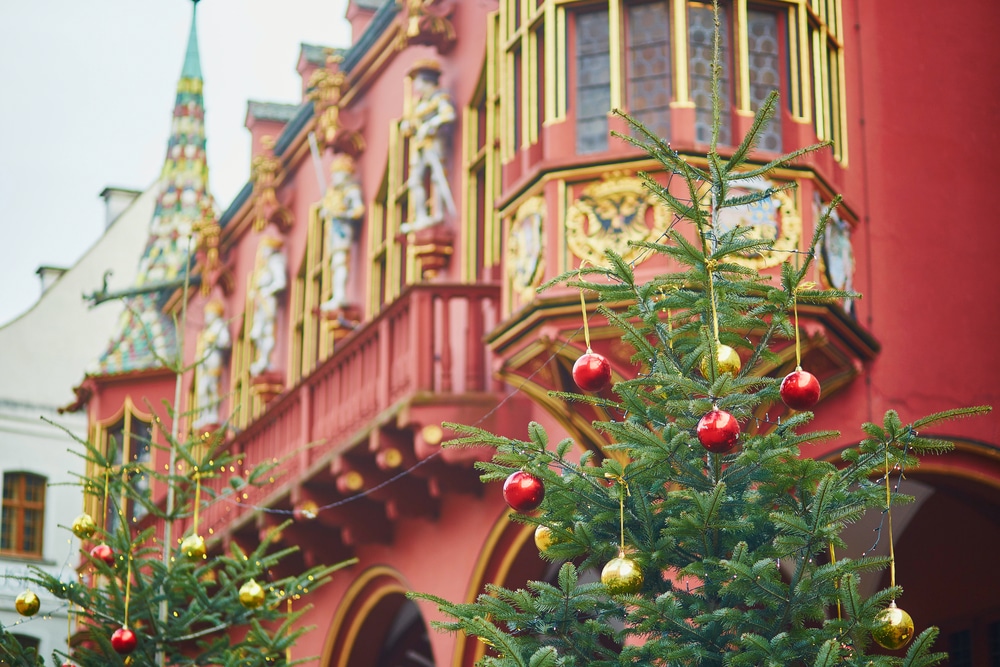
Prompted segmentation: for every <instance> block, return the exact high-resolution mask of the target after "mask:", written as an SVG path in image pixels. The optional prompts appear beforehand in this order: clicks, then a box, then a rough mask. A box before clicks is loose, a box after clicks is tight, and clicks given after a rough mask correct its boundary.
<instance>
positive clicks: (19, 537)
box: [0, 471, 46, 558]
mask: <svg viewBox="0 0 1000 667" xmlns="http://www.w3.org/2000/svg"><path fill="white" fill-rule="evenodd" d="M45 481H46V480H45V477H43V476H42V475H36V474H34V473H30V472H14V471H4V473H3V511H2V517H0V553H2V554H6V555H11V556H20V557H25V556H26V557H29V558H41V556H42V537H43V530H44V526H45V486H46V484H45Z"/></svg>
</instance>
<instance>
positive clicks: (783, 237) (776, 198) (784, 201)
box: [715, 177, 802, 269]
mask: <svg viewBox="0 0 1000 667" xmlns="http://www.w3.org/2000/svg"><path fill="white" fill-rule="evenodd" d="M770 187H773V185H772V184H771V183H770V182H768V181H767V180H766V179H764V178H762V177H757V178H750V179H747V180H745V181H739V182H738V184H736V185H734V186H733V187H731V188H730V190H729V196H730V197H739V196H744V195H749V194H753V193H756V192H763V191H765V190H767V189H768V188H770ZM796 192H797V191H796V190H783V191H781V192H776V193H774V195H772V196H771V197H770V198H767V199H762V200H761V201H758V202H754V203H753V204H747V205H745V206H734V207H732V208H724V209H722V210H721V211H719V213H718V215H717V216H716V223H715V231H716V234H718V235H719V236H721V235H722V234H725V233H726V232H729V231H732V230H733V229H735V228H736V227H748V228H749V229H750V238H753V239H763V240H767V241H770V242H771V246H770V248H769V249H766V250H763V251H760V252H752V253H746V254H743V255H739V256H735V257H729V258H728V260H727V261H731V262H733V263H734V264H742V265H743V266H747V267H750V268H753V269H766V268H769V267H772V266H777V265H778V264H781V263H782V262H783V261H785V260H786V259H787V258H788V253H789V252H790V251H792V250H795V249H796V248H798V245H799V238H800V237H801V236H802V216H801V214H800V213H799V207H798V205H797V203H796Z"/></svg>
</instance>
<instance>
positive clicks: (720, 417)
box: [698, 408, 740, 454]
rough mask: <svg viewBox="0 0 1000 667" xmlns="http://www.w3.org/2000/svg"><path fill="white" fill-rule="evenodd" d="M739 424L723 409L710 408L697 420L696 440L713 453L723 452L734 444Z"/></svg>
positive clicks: (738, 434) (737, 436) (738, 432)
mask: <svg viewBox="0 0 1000 667" xmlns="http://www.w3.org/2000/svg"><path fill="white" fill-rule="evenodd" d="M739 437H740V424H739V422H738V421H736V417H734V416H732V415H731V414H729V413H728V412H726V411H725V410H720V409H718V408H712V410H711V411H710V412H708V413H707V414H706V415H705V416H704V417H702V418H701V420H699V422H698V442H700V443H701V446H702V447H704V448H705V449H707V450H708V451H710V452H712V453H713V454H724V453H726V452H728V451H729V450H730V449H732V448H733V447H734V446H735V445H736V441H737V440H738V439H739Z"/></svg>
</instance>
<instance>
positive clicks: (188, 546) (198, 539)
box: [181, 535, 206, 560]
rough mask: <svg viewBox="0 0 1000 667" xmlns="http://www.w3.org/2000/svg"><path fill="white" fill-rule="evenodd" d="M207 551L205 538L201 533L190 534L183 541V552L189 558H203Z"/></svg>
mask: <svg viewBox="0 0 1000 667" xmlns="http://www.w3.org/2000/svg"><path fill="white" fill-rule="evenodd" d="M205 552H206V550H205V538H204V537H202V536H201V535H188V536H187V537H185V538H184V540H183V541H182V542H181V553H182V554H184V557H185V558H187V559H188V560H201V559H203V558H204V557H205Z"/></svg>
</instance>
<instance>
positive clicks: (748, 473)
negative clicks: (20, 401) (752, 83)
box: [415, 8, 988, 667]
mask: <svg viewBox="0 0 1000 667" xmlns="http://www.w3.org/2000/svg"><path fill="white" fill-rule="evenodd" d="M716 21H718V10H717V8H716ZM718 51H719V49H718V30H717V35H716V57H715V67H714V76H713V86H714V87H715V90H716V94H715V102H716V105H715V109H716V111H715V129H714V131H713V133H712V145H711V150H710V152H709V154H708V156H707V167H699V166H695V165H694V164H692V163H691V162H690V161H688V160H687V159H685V158H684V157H683V156H681V155H679V154H678V153H677V152H676V151H674V150H673V149H672V148H671V147H670V146H669V144H667V143H665V142H664V141H662V140H661V139H659V138H658V137H656V136H654V135H653V134H651V133H650V132H649V131H648V130H647V129H646V128H645V127H644V126H643V125H642V124H641V123H638V122H637V121H635V120H633V119H631V118H629V117H628V116H625V118H626V119H627V120H628V121H629V122H630V123H631V124H632V126H633V127H634V128H635V129H636V130H637V135H638V138H634V137H629V136H621V135H620V138H621V139H623V140H624V141H627V142H629V143H631V144H633V145H635V146H637V147H640V148H642V149H643V150H645V151H646V152H647V153H648V154H649V155H650V156H651V157H653V158H655V159H656V160H657V161H658V162H659V163H660V164H662V165H663V169H664V170H665V171H666V172H667V173H672V174H674V175H675V176H679V177H680V178H682V179H683V181H684V183H685V184H686V187H687V197H686V198H685V199H681V198H679V197H677V196H676V195H675V194H673V193H672V192H671V191H669V190H668V189H667V188H666V187H664V186H662V185H660V184H659V183H658V182H657V181H656V180H654V178H653V177H651V176H649V175H644V176H643V178H644V180H645V183H646V185H647V187H648V188H649V189H650V191H652V192H653V193H655V195H656V196H657V197H659V199H660V200H661V201H662V202H663V204H665V205H666V206H668V207H669V208H670V209H671V210H672V211H674V212H675V213H676V214H677V216H678V217H679V218H680V219H682V220H684V221H687V223H689V224H690V225H691V226H693V230H694V232H695V233H694V234H693V235H690V234H689V236H687V237H686V236H685V235H684V234H682V232H681V230H680V229H678V228H677V227H676V226H675V227H673V228H671V230H670V231H669V232H668V233H667V234H666V235H665V237H664V238H662V239H661V240H660V242H657V243H640V244H638V245H640V246H641V247H642V248H643V249H644V250H645V251H646V252H649V253H658V254H660V255H662V256H665V257H666V258H668V259H670V260H673V262H674V263H675V264H676V265H678V266H679V267H680V269H679V270H678V271H676V272H674V273H670V274H663V275H659V276H656V277H655V278H654V279H652V280H649V281H648V282H642V283H640V282H637V280H636V277H635V274H634V272H633V269H632V266H631V265H630V264H629V263H628V262H626V261H624V260H623V259H622V257H621V256H619V255H616V254H615V253H613V252H608V253H607V258H606V259H607V261H606V266H603V267H587V268H583V269H581V270H579V271H577V270H574V271H573V272H571V273H567V274H565V275H563V276H560V277H559V278H557V279H556V280H554V281H553V283H557V282H559V283H564V284H567V285H569V286H574V287H578V288H579V289H586V290H589V291H591V292H595V293H597V294H598V296H599V297H600V300H601V303H602V305H601V306H600V308H599V310H600V312H601V314H602V315H603V316H605V317H607V319H608V320H609V322H611V323H612V324H614V325H616V326H617V327H618V328H619V329H620V330H621V332H622V338H623V340H624V341H625V342H627V343H629V344H630V345H631V347H632V348H633V349H634V350H635V354H634V357H633V361H634V363H635V364H636V365H637V367H638V368H639V369H641V370H639V371H638V372H637V376H636V377H635V378H634V379H630V380H624V381H621V382H618V383H617V384H616V385H614V388H613V391H614V396H615V397H614V399H605V398H600V397H596V396H592V395H580V394H575V393H559V394H558V396H559V397H560V398H563V399H565V400H573V401H585V402H589V403H592V404H595V405H599V406H602V407H606V408H611V409H613V411H614V413H615V414H620V415H624V416H623V417H622V418H621V419H617V420H614V421H608V422H603V423H597V424H595V427H596V428H598V429H599V430H600V431H601V432H603V433H604V435H605V436H606V437H607V440H608V441H609V442H610V443H611V444H610V445H608V446H607V447H606V448H605V452H606V453H607V454H608V455H607V456H605V457H604V458H603V459H600V460H598V459H599V457H597V456H594V455H593V454H592V453H588V454H585V455H583V456H582V457H581V458H580V460H579V462H575V460H574V459H572V458H568V454H569V453H570V451H571V449H573V447H574V443H573V442H572V441H570V440H564V441H562V442H559V443H558V444H556V445H555V446H551V445H550V443H549V441H548V438H547V435H546V434H545V432H544V431H543V430H542V428H541V427H540V426H538V425H537V424H531V425H529V427H528V433H529V438H528V440H525V441H518V440H512V439H508V438H503V437H498V436H496V435H493V434H491V433H488V432H486V431H483V430H480V429H476V428H471V427H463V426H458V425H449V427H450V428H453V429H455V430H457V431H458V432H459V433H461V434H462V436H463V437H461V438H459V439H457V440H454V441H453V442H452V443H450V444H451V445H457V446H478V445H483V444H485V445H490V446H493V447H495V448H496V454H495V455H494V457H493V460H492V461H491V462H487V463H482V464H480V466H479V467H480V469H481V470H482V472H483V475H482V479H483V480H484V481H486V482H491V481H501V480H503V479H505V478H506V477H507V476H508V475H509V474H510V473H512V472H514V471H516V470H524V471H526V472H529V473H531V474H532V475H534V476H536V477H537V478H539V479H540V480H542V482H543V484H544V486H545V499H544V501H543V503H542V505H541V508H540V512H539V513H537V514H534V515H526V514H515V515H513V516H514V518H515V520H517V521H521V522H523V523H527V524H537V525H544V526H546V527H547V528H548V529H549V530H550V531H551V533H550V534H551V540H552V542H551V545H550V546H549V547H548V548H547V549H546V550H545V551H544V552H543V553H542V554H541V556H542V557H543V558H545V559H549V560H552V561H555V562H563V564H562V566H561V569H560V570H559V574H558V578H557V581H556V582H555V583H546V582H539V581H532V582H528V584H527V585H526V587H525V588H524V589H521V590H508V589H504V588H501V587H498V586H492V585H491V586H487V588H486V590H485V592H484V593H483V594H482V595H480V596H479V598H478V599H477V600H476V601H475V602H473V603H470V604H455V603H452V602H449V601H447V600H443V599H440V598H436V597H433V596H430V595H423V594H418V595H415V597H418V598H421V599H426V600H430V601H432V602H434V603H436V604H437V605H439V607H440V609H441V610H442V611H444V612H445V613H446V614H448V615H449V616H450V617H451V618H452V619H453V620H452V621H449V622H445V623H439V624H438V627H439V628H443V629H445V630H450V631H463V632H465V633H468V634H470V635H474V636H476V637H479V638H480V639H481V640H482V641H483V642H484V643H486V644H487V645H488V646H489V647H490V649H489V651H488V653H487V656H486V657H485V658H484V659H483V661H482V663H483V664H484V665H489V666H491V667H492V666H496V667H500V666H503V667H515V666H517V667H556V666H570V665H573V666H579V667H582V666H584V665H586V666H588V667H605V666H607V667H610V666H612V665H616V666H625V665H629V666H634V665H663V666H671V667H673V666H694V665H698V666H704V667H708V666H722V665H726V666H728V667H761V666H767V667H788V666H802V667H826V666H828V665H849V666H857V667H861V666H862V665H864V666H874V667H881V666H889V665H903V666H906V667H925V666H928V665H934V664H937V663H938V662H940V661H941V660H942V659H943V658H944V654H942V653H935V652H933V651H932V643H933V640H934V638H935V636H936V634H937V630H936V629H934V628H930V629H927V630H924V631H923V632H922V633H921V634H920V635H919V636H917V637H916V638H914V640H913V641H912V643H911V644H910V645H909V649H908V650H907V652H906V653H905V656H903V657H896V656H888V655H884V654H883V652H882V650H881V649H880V648H879V647H878V646H875V645H873V642H872V637H871V631H872V629H873V628H874V627H876V626H877V625H878V622H877V620H876V619H877V616H878V615H879V614H880V613H881V612H882V610H884V609H885V608H886V606H887V605H888V604H889V603H890V601H892V600H894V599H896V598H899V597H900V596H901V594H902V589H901V588H899V587H892V588H888V589H886V590H881V591H879V592H877V593H875V594H874V595H872V596H870V597H868V598H865V597H863V596H862V594H861V593H860V592H859V579H860V577H861V576H862V575H863V574H865V573H874V572H880V571H884V570H886V569H887V568H888V567H889V558H888V557H882V556H880V557H871V556H869V557H861V558H857V559H849V558H840V559H835V558H832V557H831V555H832V554H835V553H836V550H837V549H840V550H841V552H842V553H843V551H844V549H845V547H846V545H845V544H844V542H843V540H842V538H841V533H842V531H843V529H844V527H845V526H846V525H847V524H849V523H852V522H855V521H857V520H858V519H860V518H861V517H862V515H864V514H865V513H866V512H869V511H884V510H885V509H886V486H885V478H884V475H885V474H886V473H887V471H890V470H895V469H904V470H910V469H913V468H914V467H916V466H917V465H918V457H919V456H920V455H924V454H936V453H940V452H943V451H947V449H949V447H950V445H949V444H947V443H944V442H942V441H940V440H937V439H931V438H927V437H923V436H921V434H920V433H921V431H922V430H923V429H924V428H926V427H927V426H929V425H931V424H934V423H936V422H939V421H942V420H946V419H952V418H957V417H963V416H967V415H972V414H979V413H983V412H985V411H987V410H988V408H969V409H960V410H952V411H948V412H943V413H939V414H936V415H932V416H930V417H927V418H924V419H921V420H919V421H917V422H914V423H913V424H910V425H904V424H902V423H901V421H900V419H899V416H898V415H897V414H896V413H895V412H890V413H888V414H887V415H886V416H885V418H884V421H883V423H882V424H881V425H877V424H866V425H865V426H864V431H865V433H866V434H867V437H866V438H865V439H864V440H863V441H862V442H861V443H860V444H859V445H858V446H857V447H855V448H852V449H849V450H847V451H846V452H844V454H843V464H844V465H842V466H836V465H834V464H833V463H830V462H825V461H817V460H814V459H811V458H808V457H804V456H803V454H802V451H801V449H800V448H801V446H802V445H803V444H805V443H816V442H818V441H823V440H828V439H832V438H836V437H838V436H839V434H838V433H836V432H806V431H804V430H802V429H804V427H805V426H806V425H807V424H808V422H809V421H810V420H811V418H812V415H811V413H809V412H797V413H793V414H792V416H790V417H789V418H787V419H785V420H782V421H780V423H777V424H770V425H768V424H765V427H769V430H768V428H765V427H762V428H760V429H759V430H758V432H756V433H753V434H749V435H747V434H745V433H744V434H743V436H742V437H741V438H740V440H739V443H740V444H739V447H738V448H736V449H735V450H734V451H732V452H731V453H726V454H711V453H707V452H706V450H705V449H704V448H703V447H702V446H701V444H700V443H699V440H698V438H697V437H696V425H697V424H698V422H699V420H700V419H701V418H702V417H703V416H704V415H705V414H706V413H708V412H709V411H710V410H712V409H713V407H718V408H719V409H721V410H725V411H727V412H729V413H730V414H732V415H733V416H735V417H736V419H737V420H738V421H739V422H740V423H742V424H750V423H752V422H754V419H755V417H754V415H755V414H760V413H755V411H757V410H758V409H761V408H762V406H763V407H764V408H766V406H767V405H769V404H772V403H774V402H777V401H778V400H779V386H778V385H779V380H778V379H775V378H770V377H759V376H758V375H756V374H755V370H756V371H759V368H760V367H761V366H762V365H763V362H765V361H770V360H773V359H774V358H775V357H774V354H773V353H772V352H771V351H770V348H771V346H772V344H773V343H774V342H775V341H776V340H778V339H784V340H789V339H792V338H794V336H795V331H794V324H793V321H792V319H791V317H790V313H792V311H793V305H794V302H795V301H797V302H798V303H829V302H833V301H838V300H840V299H843V298H858V297H859V295H858V294H854V293H849V292H843V291H838V290H822V291H821V290H816V289H812V288H811V286H809V285H808V284H805V283H804V282H803V281H804V278H805V276H806V275H807V272H808V270H809V267H810V265H811V262H812V261H813V259H814V257H815V253H816V247H817V244H818V242H819V240H820V239H822V238H823V233H824V229H825V227H826V224H827V221H828V219H829V217H830V213H831V211H832V209H833V207H835V206H836V205H837V203H838V202H839V199H835V200H834V201H833V203H832V204H831V206H830V207H829V208H828V209H827V210H826V211H825V213H823V215H822V217H821V219H820V220H819V221H818V222H817V224H816V228H815V232H814V234H813V236H812V239H811V241H810V243H809V245H808V247H807V249H806V251H805V253H804V254H803V257H802V261H801V262H799V263H798V264H801V265H800V266H797V267H796V266H795V264H793V262H791V261H789V262H786V263H785V264H784V266H783V267H782V270H781V274H780V280H778V281H777V282H772V281H770V280H768V279H767V278H765V277H762V276H760V275H759V274H758V272H757V271H754V270H751V269H748V268H746V267H745V266H743V265H741V264H739V263H737V262H734V261H732V259H733V258H734V257H735V256H737V255H740V254H745V253H748V252H756V251H763V250H768V249H770V246H771V242H770V241H768V240H761V239H757V238H751V237H750V236H749V234H748V230H747V229H746V228H745V227H742V226H738V227H735V228H734V229H731V230H729V231H726V232H725V233H718V230H717V229H716V228H714V227H713V224H712V223H713V220H715V219H716V216H717V215H718V213H719V211H721V210H722V209H725V208H730V207H737V206H744V205H747V204H752V203H755V202H758V201H762V200H766V199H769V198H770V197H772V196H773V195H774V194H775V192H776V191H777V190H776V189H775V188H770V189H766V190H764V191H761V192H755V193H753V194H749V195H739V196H733V195H731V194H730V193H731V191H732V189H733V188H734V187H735V186H738V185H739V184H740V183H741V182H745V181H746V180H747V179H749V178H753V177H756V176H762V175H766V174H769V173H770V172H772V171H773V170H774V169H776V168H778V167H782V166H785V165H788V164H790V163H791V162H793V161H794V160H795V159H796V158H798V157H800V156H802V155H803V154H805V153H808V152H811V151H816V150H819V149H822V148H823V147H824V146H825V144H819V145H816V146H811V147H808V148H805V149H802V150H800V151H796V152H794V153H791V154H788V155H785V156H782V157H781V158H779V159H776V160H774V161H772V162H769V163H768V164H764V165H759V166H755V165H751V164H749V163H748V161H747V160H748V156H749V155H750V154H751V152H752V151H753V149H754V147H755V146H756V144H757V140H758V138H759V135H760V132H761V130H762V128H763V127H764V126H765V125H766V123H767V122H768V119H769V118H770V117H771V116H772V115H773V113H774V112H775V109H776V103H777V95H776V93H772V94H771V96H770V97H768V98H767V100H766V101H765V102H764V103H763V104H762V105H761V107H760V109H759V110H758V112H757V114H756V117H755V120H754V123H753V126H752V127H751V129H750V131H749V133H748V134H747V136H746V137H745V138H744V139H743V141H742V143H741V144H740V145H739V146H738V147H737V148H736V149H735V150H734V152H733V153H732V155H731V156H730V157H729V158H728V159H724V158H723V157H722V156H720V155H719V154H718V153H717V152H716V145H715V144H716V139H717V136H718V125H719V105H718V93H717V90H718V78H719V77H718V73H719V69H720V64H719V57H718ZM623 115H624V114H623ZM691 236H694V237H695V238H696V239H697V241H695V242H692V241H691V240H689V239H690V237H691ZM585 277H597V278H600V279H599V280H586V279H584V278H585ZM623 304H624V305H623ZM747 332H752V334H753V335H752V336H750V335H748V333H747ZM721 345H728V346H730V347H732V348H735V349H737V350H740V351H741V352H742V353H743V354H742V355H741V356H742V357H743V358H744V359H745V360H746V361H744V363H743V365H742V368H740V369H739V370H738V371H737V372H735V373H733V372H729V371H728V370H725V369H720V368H719V366H718V364H717V362H716V361H715V360H716V359H717V352H718V348H719V347H720V346H721ZM706 358H707V359H708V360H711V363H710V364H709V365H708V367H707V371H708V372H707V373H706V374H705V375H703V374H702V373H700V372H698V369H699V366H700V365H701V363H702V361H703V360H704V359H706ZM609 480H610V481H611V483H610V485H609V484H608V481H609ZM905 501H906V498H904V497H902V496H900V495H899V494H894V495H893V496H892V502H893V503H894V504H895V503H900V502H905ZM622 508H624V543H622V537H621V534H620V531H621V526H620V517H621V514H620V512H621V511H622ZM620 550H625V552H626V554H627V557H628V558H629V559H632V560H633V561H634V562H636V563H637V564H638V565H639V567H640V568H641V570H642V572H643V575H644V577H643V579H644V581H643V583H642V586H641V588H640V589H639V590H638V591H637V592H634V593H625V594H612V593H611V592H609V590H608V588H607V587H606V586H605V585H603V584H601V583H599V582H596V581H594V579H595V577H594V576H593V575H592V574H590V573H591V572H593V571H595V570H596V571H598V572H600V570H601V568H602V567H603V566H604V565H605V564H606V563H607V562H608V561H609V560H611V559H613V558H615V557H616V556H618V555H619V553H620Z"/></svg>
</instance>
